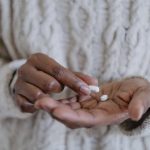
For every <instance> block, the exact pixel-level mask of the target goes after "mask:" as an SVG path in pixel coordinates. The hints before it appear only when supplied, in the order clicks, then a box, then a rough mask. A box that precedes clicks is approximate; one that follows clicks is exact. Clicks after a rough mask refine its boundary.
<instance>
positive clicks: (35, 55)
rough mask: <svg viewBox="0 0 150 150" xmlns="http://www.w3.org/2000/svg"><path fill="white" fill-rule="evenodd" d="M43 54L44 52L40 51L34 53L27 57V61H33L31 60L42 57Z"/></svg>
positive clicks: (34, 60)
mask: <svg viewBox="0 0 150 150" xmlns="http://www.w3.org/2000/svg"><path fill="white" fill-rule="evenodd" d="M43 56H44V54H42V53H34V54H32V55H31V56H30V57H29V58H28V60H27V62H29V63H33V62H36V61H39V60H40V59H41V57H43Z"/></svg>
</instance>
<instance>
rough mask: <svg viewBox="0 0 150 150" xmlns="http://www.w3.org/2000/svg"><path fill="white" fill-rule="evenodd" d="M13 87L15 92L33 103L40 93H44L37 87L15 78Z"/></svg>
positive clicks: (40, 95)
mask: <svg viewBox="0 0 150 150" xmlns="http://www.w3.org/2000/svg"><path fill="white" fill-rule="evenodd" d="M14 88H15V92H16V93H17V94H20V95H23V96H24V97H26V98H27V99H28V100H29V101H30V102H31V103H34V102H35V101H36V100H37V99H38V98H40V97H42V95H45V94H44V93H43V92H42V91H41V90H40V89H39V88H37V87H35V86H33V85H32V84H29V83H27V82H24V81H22V80H17V82H16V84H15V87H14Z"/></svg>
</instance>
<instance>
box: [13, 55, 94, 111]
mask: <svg viewBox="0 0 150 150" xmlns="http://www.w3.org/2000/svg"><path fill="white" fill-rule="evenodd" d="M89 83H90V84H97V80H96V79H94V78H92V77H90V76H87V75H84V74H81V73H78V72H72V71H70V70H68V69H67V68H64V67H63V66H61V65H60V64H58V63H57V62H56V61H55V60H54V59H52V58H49V57H48V56H47V55H45V54H41V53H36V54H33V55H31V57H30V58H29V59H28V60H27V62H26V63H25V64H24V65H22V66H21V67H20V68H19V70H18V79H17V81H16V83H15V86H14V89H15V98H16V100H17V102H18V104H19V106H20V108H21V110H22V111H23V112H35V111H36V109H35V108H34V103H35V102H36V100H37V99H39V98H41V97H45V96H47V95H48V94H50V93H57V92H61V91H62V90H63V88H64V86H68V87H69V88H71V89H72V90H74V91H75V92H77V93H80V94H89V92H90V91H89V88H88V86H87V85H88V84H89Z"/></svg>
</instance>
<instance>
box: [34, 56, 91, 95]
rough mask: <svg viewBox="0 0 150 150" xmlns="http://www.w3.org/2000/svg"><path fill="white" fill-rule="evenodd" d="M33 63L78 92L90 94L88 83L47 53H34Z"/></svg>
mask: <svg viewBox="0 0 150 150" xmlns="http://www.w3.org/2000/svg"><path fill="white" fill-rule="evenodd" d="M41 58H42V59H41ZM32 64H33V65H34V66H35V67H36V68H37V69H38V70H41V71H44V72H46V73H47V74H49V75H51V76H53V77H54V78H55V79H56V80H58V81H59V82H61V83H62V84H64V85H66V86H68V87H69V88H71V89H72V90H74V91H75V92H77V93H82V94H90V89H89V87H88V85H87V84H86V83H85V82H84V81H83V80H81V79H80V78H79V77H77V76H76V75H75V74H74V73H73V72H71V71H70V70H68V69H66V68H65V67H63V66H61V65H60V64H59V63H57V62H56V61H55V60H54V59H52V58H49V57H48V56H47V55H44V54H43V55H42V57H41V54H36V55H34V63H33V59H32Z"/></svg>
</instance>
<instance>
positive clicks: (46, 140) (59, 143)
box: [0, 0, 150, 150]
mask: <svg viewBox="0 0 150 150" xmlns="http://www.w3.org/2000/svg"><path fill="white" fill-rule="evenodd" d="M0 10H1V11H0V37H1V42H2V43H3V46H1V52H2V53H3V52H6V54H7V55H5V56H7V57H4V55H2V54H1V58H0V66H1V67H0V81H1V82H0V83H1V84H0V95H1V98H0V133H1V134H0V150H112V149H115V150H129V149H131V150H135V149H136V150H149V149H150V142H149V141H150V127H149V126H150V117H149V115H146V116H145V117H144V119H143V120H141V121H140V122H139V123H135V122H132V121H129V120H128V121H125V122H124V123H123V124H122V125H115V126H98V127H94V128H90V129H84V128H82V129H76V130H71V129H68V128H67V127H65V126H64V125H63V124H61V123H59V122H57V121H55V120H54V119H53V118H52V117H51V116H50V115H49V114H47V113H46V112H44V111H38V112H36V113H34V114H28V113H22V112H21V111H20V109H19V107H18V106H17V104H16V102H15V99H14V98H13V95H12V94H11V92H10V83H11V81H12V80H13V74H14V71H15V70H16V69H17V68H19V67H20V66H21V65H22V64H23V63H24V62H25V60H24V59H27V58H28V57H29V56H30V55H31V54H33V53H37V52H42V53H45V54H47V55H48V56H50V57H52V58H54V59H55V60H56V61H58V62H59V63H61V64H62V65H64V66H65V67H67V68H70V69H72V70H75V71H81V72H84V73H87V74H90V75H92V76H95V77H96V78H97V79H98V80H99V83H100V84H101V83H104V82H108V81H110V80H114V79H120V78H123V77H127V76H133V75H136V76H142V77H145V78H147V79H148V80H150V69H149V64H150V50H149V48H150V1H149V0H0ZM4 49H5V51H4ZM6 58H9V59H6ZM8 61H9V62H8ZM64 95H67V93H64Z"/></svg>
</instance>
